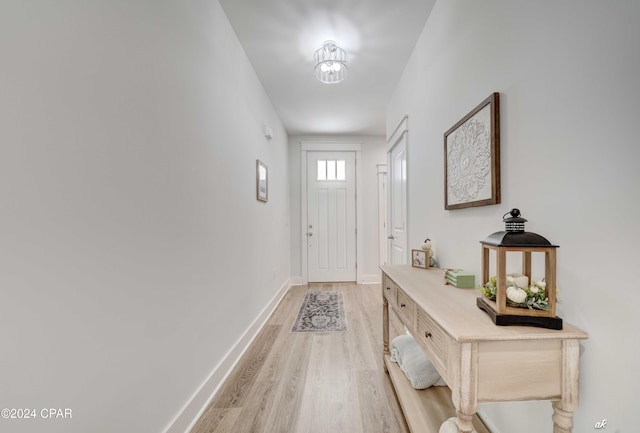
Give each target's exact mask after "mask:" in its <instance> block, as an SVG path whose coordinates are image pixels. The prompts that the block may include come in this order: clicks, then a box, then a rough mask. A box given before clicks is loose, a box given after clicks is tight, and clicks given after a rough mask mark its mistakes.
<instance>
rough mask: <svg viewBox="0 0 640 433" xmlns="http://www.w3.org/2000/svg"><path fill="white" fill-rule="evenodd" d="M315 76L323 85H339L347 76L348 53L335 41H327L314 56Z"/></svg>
mask: <svg viewBox="0 0 640 433" xmlns="http://www.w3.org/2000/svg"><path fill="white" fill-rule="evenodd" d="M313 60H314V65H315V67H314V74H315V76H316V78H317V79H318V80H320V81H321V82H323V83H327V84H333V83H339V82H341V81H342V80H344V79H345V78H346V76H347V53H346V52H345V50H343V49H342V48H340V47H339V46H337V45H336V43H335V42H333V41H326V42H325V43H324V44H323V45H322V48H319V49H318V50H316V52H315V54H314V55H313Z"/></svg>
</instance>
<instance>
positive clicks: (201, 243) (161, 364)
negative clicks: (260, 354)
mask: <svg viewBox="0 0 640 433" xmlns="http://www.w3.org/2000/svg"><path fill="white" fill-rule="evenodd" d="M0 56H1V58H2V67H0V238H1V241H0V298H1V301H0V323H1V326H0V339H1V341H2V350H1V353H2V354H1V356H0V407H2V408H4V407H8V408H12V407H15V408H58V407H60V408H70V409H72V410H73V418H72V419H67V420H53V421H52V420H42V419H37V420H30V421H24V420H4V419H2V420H0V430H1V431H12V432H14V433H19V432H44V431H46V432H48V433H55V432H65V433H73V432H82V433H84V432H89V431H90V432H140V433H142V432H150V433H151V432H153V433H157V432H160V431H163V430H164V429H165V428H166V427H167V426H168V425H169V423H170V422H171V420H172V419H173V418H174V417H175V416H176V415H177V414H178V412H179V411H180V409H181V408H182V407H183V405H185V404H186V403H187V402H188V401H189V399H190V398H191V397H192V396H193V395H194V393H196V391H197V390H198V388H199V387H200V386H201V385H202V384H203V383H204V382H205V381H206V380H207V378H208V377H209V375H210V374H211V373H212V371H213V370H214V369H215V367H216V366H217V365H218V364H219V363H220V362H221V361H222V360H223V358H224V357H225V355H226V354H227V353H228V352H229V350H230V349H231V348H232V347H233V346H234V344H235V343H236V342H237V341H239V339H240V338H241V336H242V335H243V333H244V332H245V331H246V330H247V329H248V328H249V327H250V325H251V324H252V322H253V321H254V320H255V319H256V317H258V316H259V314H260V313H261V311H262V310H263V308H265V306H266V305H268V304H269V302H270V301H271V300H272V299H273V298H274V296H275V295H276V293H278V290H279V289H280V288H281V287H284V286H286V285H287V281H288V277H289V275H290V271H289V227H288V224H289V189H288V185H289V179H288V177H289V174H288V164H287V138H286V132H285V130H284V128H283V126H282V124H281V122H280V121H279V119H278V117H277V115H276V113H275V111H274V109H273V107H272V106H271V104H270V102H269V100H268V98H267V96H266V94H265V92H264V90H263V88H262V86H261V84H260V82H259V81H258V79H257V77H256V75H255V73H254V71H253V69H252V67H251V65H250V63H249V61H248V59H247V58H246V56H245V54H244V51H243V50H242V48H241V46H240V44H239V42H238V40H237V38H236V36H235V34H234V33H233V31H232V29H231V26H230V25H229V23H228V21H227V19H226V16H225V15H224V13H223V11H222V9H221V7H220V6H219V4H218V2H217V1H205V0H196V1H189V2H174V1H157V0H140V1H137V2H130V1H124V0H114V1H108V2H107V1H102V2H86V1H83V0H66V1H64V2H50V1H48V0H30V1H28V2H27V1H22V0H5V1H2V2H1V3H0ZM263 123H267V124H268V125H269V126H270V127H271V128H272V130H273V135H274V138H273V140H271V141H267V140H266V139H265V138H264V137H263V136H262V125H263ZM257 158H259V159H261V160H262V161H264V162H265V163H266V164H267V165H268V166H269V170H270V171H269V175H270V177H269V188H270V190H269V202H268V203H267V204H264V203H262V202H258V201H257V200H256V198H255V197H256V192H255V188H256V186H255V163H256V159H257Z"/></svg>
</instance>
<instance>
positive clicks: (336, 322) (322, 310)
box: [291, 291, 347, 332]
mask: <svg viewBox="0 0 640 433" xmlns="http://www.w3.org/2000/svg"><path fill="white" fill-rule="evenodd" d="M346 330H347V317H346V314H345V311H344V301H343V299H342V293H341V292H330V291H314V292H307V294H306V295H305V297H304V300H303V301H302V305H301V306H300V312H299V313H298V318H297V319H296V322H295V323H294V324H293V329H291V332H340V331H346Z"/></svg>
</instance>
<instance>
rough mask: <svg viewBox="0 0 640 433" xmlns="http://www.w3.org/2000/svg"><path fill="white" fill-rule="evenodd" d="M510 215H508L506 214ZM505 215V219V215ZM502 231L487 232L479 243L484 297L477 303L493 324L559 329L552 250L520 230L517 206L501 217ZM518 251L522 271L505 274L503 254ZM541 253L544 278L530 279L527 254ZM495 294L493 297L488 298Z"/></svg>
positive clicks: (538, 239)
mask: <svg viewBox="0 0 640 433" xmlns="http://www.w3.org/2000/svg"><path fill="white" fill-rule="evenodd" d="M507 215H510V217H506V216H507ZM505 217H506V218H505ZM503 221H504V222H505V231H501V232H496V233H493V234H491V235H489V236H488V237H487V238H486V239H485V240H483V241H480V243H481V244H482V281H483V282H485V283H486V284H485V286H484V288H483V293H485V297H483V298H478V300H477V305H478V307H479V308H480V309H482V310H484V311H485V312H486V313H487V314H488V315H489V316H490V317H491V319H492V320H493V322H494V323H495V324H496V325H529V326H538V327H542V328H550V329H562V319H561V318H559V317H556V249H557V248H558V246H557V245H551V243H550V242H549V241H548V240H547V239H545V238H544V237H542V236H540V235H538V234H536V233H531V232H526V231H525V230H524V223H525V222H527V220H526V219H524V218H521V217H520V211H519V210H518V209H512V210H511V212H508V213H506V214H505V215H504V216H503ZM491 251H495V254H496V259H495V264H496V272H495V278H492V277H490V273H489V259H490V254H491ZM513 252H515V253H521V254H522V272H521V273H518V274H509V275H507V269H506V267H507V253H513ZM539 253H542V254H544V265H545V266H544V267H545V270H544V279H543V280H540V281H537V282H534V281H533V280H532V279H531V276H532V275H531V255H532V254H539ZM494 296H495V298H494V299H492V298H493V297H494Z"/></svg>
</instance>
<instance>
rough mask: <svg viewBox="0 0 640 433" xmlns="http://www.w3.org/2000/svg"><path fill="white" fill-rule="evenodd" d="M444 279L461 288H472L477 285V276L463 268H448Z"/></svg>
mask: <svg viewBox="0 0 640 433" xmlns="http://www.w3.org/2000/svg"><path fill="white" fill-rule="evenodd" d="M444 279H445V283H447V284H451V285H452V286H454V287H458V288H460V289H471V288H473V287H475V285H476V276H475V275H474V274H471V273H469V272H464V271H462V270H447V271H445V273H444Z"/></svg>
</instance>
